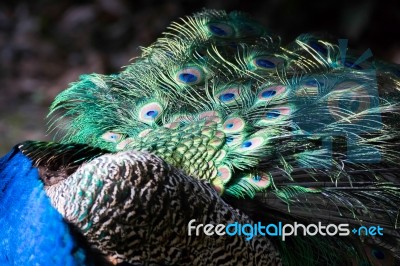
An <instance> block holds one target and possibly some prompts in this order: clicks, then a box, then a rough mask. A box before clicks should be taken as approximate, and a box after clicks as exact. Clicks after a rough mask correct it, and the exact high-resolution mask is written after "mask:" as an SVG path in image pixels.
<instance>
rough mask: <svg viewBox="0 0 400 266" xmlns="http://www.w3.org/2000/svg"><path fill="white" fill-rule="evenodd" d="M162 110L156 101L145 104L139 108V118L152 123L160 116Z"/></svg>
mask: <svg viewBox="0 0 400 266" xmlns="http://www.w3.org/2000/svg"><path fill="white" fill-rule="evenodd" d="M162 111H163V108H162V106H161V105H160V104H159V103H157V102H152V103H148V104H145V105H144V106H142V107H141V109H140V110H139V120H140V121H142V122H145V123H152V122H154V121H155V120H157V119H158V118H159V117H160V115H161V113H162Z"/></svg>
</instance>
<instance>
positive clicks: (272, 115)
mask: <svg viewBox="0 0 400 266" xmlns="http://www.w3.org/2000/svg"><path fill="white" fill-rule="evenodd" d="M290 113H291V108H290V107H277V108H273V109H268V110H267V111H265V113H263V115H262V117H261V119H260V120H259V121H257V122H256V124H257V125H259V126H266V125H269V124H271V123H274V122H276V121H281V120H283V119H285V118H287V117H288V116H289V115H290Z"/></svg>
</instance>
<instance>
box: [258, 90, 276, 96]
mask: <svg viewBox="0 0 400 266" xmlns="http://www.w3.org/2000/svg"><path fill="white" fill-rule="evenodd" d="M275 94H276V91H274V90H270V91H264V92H263V93H261V97H263V98H270V97H272V96H274V95H275Z"/></svg>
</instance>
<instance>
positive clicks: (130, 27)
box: [0, 0, 400, 155]
mask: <svg viewBox="0 0 400 266" xmlns="http://www.w3.org/2000/svg"><path fill="white" fill-rule="evenodd" d="M204 7H206V8H214V9H225V10H228V11H231V10H241V11H245V12H247V13H249V14H251V16H252V17H254V18H255V19H257V20H259V21H260V22H261V23H262V24H263V25H265V26H266V27H267V28H269V29H270V30H271V31H272V32H275V33H277V34H279V35H281V36H282V37H283V40H284V42H289V41H292V40H293V39H294V38H295V37H296V36H298V35H299V34H301V33H304V32H325V33H329V34H331V35H333V36H337V37H338V38H348V39H349V44H350V46H351V47H352V48H356V49H359V50H365V49H367V48H371V49H372V52H373V54H374V55H375V56H376V57H378V58H381V59H384V60H387V61H391V62H396V63H400V40H399V39H400V34H399V33H400V32H399V26H400V3H399V2H398V1H391V2H390V1H383V0H381V1H373V0H369V1H368V0H366V1H352V2H349V1H344V0H337V1H318V2H312V1H303V2H302V1H295V0H284V1H279V0H271V1H263V2H262V3H260V1H243V0H241V1H240V0H230V1H223V0H208V1H189V0H186V1H185V0H180V1H179V0H175V1H168V2H163V1H157V0H150V1H144V0H142V1H137V0H135V1H129V0H97V1H73V0H60V1H55V0H53V1H52V0H38V1H12V2H10V3H5V2H4V1H2V3H0V155H1V154H3V153H5V152H6V151H7V150H8V149H9V148H10V147H11V146H12V145H14V144H16V143H18V142H20V141H22V140H25V139H35V140H46V139H47V140H48V139H51V136H46V135H45V134H46V133H45V132H46V127H47V126H46V120H45V116H46V114H47V110H48V106H49V105H50V103H51V101H52V100H53V98H54V97H55V96H56V95H57V93H59V92H60V91H61V90H63V89H65V88H66V87H67V85H68V83H70V82H72V81H75V80H76V79H77V78H78V76H79V75H80V74H83V73H92V72H98V73H113V72H117V71H119V70H120V68H121V67H122V66H124V65H127V64H128V62H129V59H130V58H133V57H135V56H137V55H138V54H139V53H140V49H139V48H138V47H139V46H147V45H149V44H151V43H152V42H153V41H154V40H155V39H156V38H158V37H159V36H160V35H161V33H162V32H163V31H164V30H165V28H166V27H167V26H168V24H169V23H170V22H171V21H172V20H177V19H178V18H179V17H182V16H185V15H190V14H192V13H193V12H196V11H199V10H201V9H202V8H204Z"/></svg>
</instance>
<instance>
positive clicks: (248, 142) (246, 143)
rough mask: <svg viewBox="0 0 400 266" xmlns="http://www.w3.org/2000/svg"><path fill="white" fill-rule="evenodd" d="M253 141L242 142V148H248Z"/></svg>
mask: <svg viewBox="0 0 400 266" xmlns="http://www.w3.org/2000/svg"><path fill="white" fill-rule="evenodd" d="M252 144H253V143H251V141H245V142H243V144H242V148H248V147H250V146H251V145H252Z"/></svg>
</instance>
